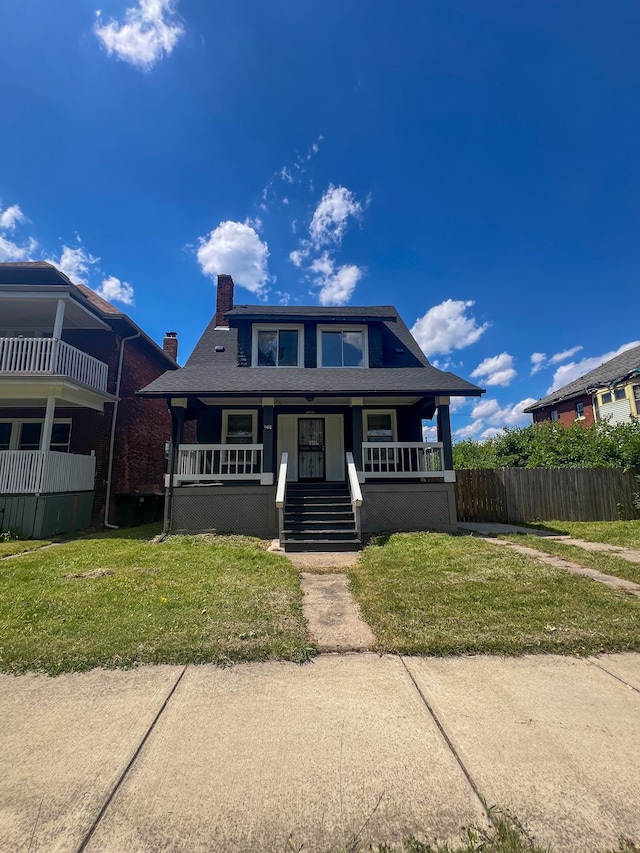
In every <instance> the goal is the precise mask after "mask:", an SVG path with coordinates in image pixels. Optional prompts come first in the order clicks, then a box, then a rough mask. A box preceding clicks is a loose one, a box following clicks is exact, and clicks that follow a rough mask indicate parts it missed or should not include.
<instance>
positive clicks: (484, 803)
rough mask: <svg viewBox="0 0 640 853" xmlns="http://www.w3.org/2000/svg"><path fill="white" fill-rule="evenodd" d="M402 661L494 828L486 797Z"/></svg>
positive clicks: (403, 661)
mask: <svg viewBox="0 0 640 853" xmlns="http://www.w3.org/2000/svg"><path fill="white" fill-rule="evenodd" d="M400 660H401V662H402V665H403V667H404V668H405V670H406V672H407V675H408V676H409V678H410V679H411V681H412V683H413V686H414V687H415V688H416V690H417V691H418V695H419V696H420V698H421V699H422V702H423V704H424V706H425V708H426V709H427V711H428V712H429V715H430V716H431V719H432V720H433V722H434V723H435V724H436V726H437V727H438V731H439V732H440V734H441V735H442V737H443V738H444V741H445V743H446V744H447V746H448V747H449V749H450V751H451V754H452V755H453V757H454V758H455V760H456V761H457V762H458V766H459V767H460V769H461V770H462V772H463V774H464V776H465V778H466V780H467V782H468V783H469V785H470V786H471V790H472V791H473V793H474V794H475V795H476V797H477V798H478V801H479V803H480V805H481V807H482V810H483V811H484V813H485V816H486V818H487V821H488V822H489V825H490V826H493V820H492V819H491V810H490V809H489V807H488V806H487V801H486V800H485V798H484V797H483V796H482V794H481V793H480V789H479V788H478V786H477V785H476V782H475V780H474V778H473V776H472V775H471V773H470V772H469V770H468V769H467V767H466V765H465V763H464V761H463V760H462V758H461V757H460V754H459V753H458V750H457V749H456V748H455V746H454V744H453V741H452V740H451V738H450V737H449V735H448V734H447V732H446V730H445V727H444V726H443V725H442V723H441V722H440V720H439V719H438V715H437V714H436V712H435V711H434V710H433V708H432V707H431V704H430V702H429V700H428V699H427V697H426V696H425V695H424V693H423V692H422V689H421V687H420V685H419V684H418V682H417V681H416V679H415V678H414V676H413V673H412V672H411V670H410V669H409V667H408V666H407V664H406V662H405V660H404V658H403V657H402V655H400Z"/></svg>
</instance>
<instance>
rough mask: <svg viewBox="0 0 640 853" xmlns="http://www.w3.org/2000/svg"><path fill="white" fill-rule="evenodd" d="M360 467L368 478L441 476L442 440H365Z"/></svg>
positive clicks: (442, 472)
mask: <svg viewBox="0 0 640 853" xmlns="http://www.w3.org/2000/svg"><path fill="white" fill-rule="evenodd" d="M362 468H363V472H364V476H365V478H368V477H376V478H377V477H414V478H415V477H444V451H443V447H442V442H439V441H438V442H436V441H434V442H422V441H415V442H406V441H391V442H385V443H381V442H377V441H375V442H374V441H364V442H363V443H362Z"/></svg>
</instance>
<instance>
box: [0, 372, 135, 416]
mask: <svg viewBox="0 0 640 853" xmlns="http://www.w3.org/2000/svg"><path fill="white" fill-rule="evenodd" d="M50 396H53V397H55V400H56V405H57V406H65V407H66V406H79V407H81V408H85V409H93V410H94V411H96V412H102V411H103V410H104V404H105V403H114V402H115V401H116V400H117V399H118V398H117V397H116V396H114V395H113V394H108V393H106V392H102V391H97V390H94V389H92V388H88V387H87V386H86V385H82V384H81V383H78V382H73V381H70V380H67V379H60V378H58V377H41V376H29V377H23V376H20V377H14V376H2V377H0V406H2V407H3V408H4V407H8V408H10V407H13V406H26V407H34V406H38V407H40V406H46V404H47V398H48V397H50Z"/></svg>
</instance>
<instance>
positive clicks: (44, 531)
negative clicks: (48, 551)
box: [0, 492, 93, 539]
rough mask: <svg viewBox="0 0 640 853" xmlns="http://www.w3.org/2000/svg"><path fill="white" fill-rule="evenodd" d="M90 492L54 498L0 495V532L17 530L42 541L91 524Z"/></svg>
mask: <svg viewBox="0 0 640 853" xmlns="http://www.w3.org/2000/svg"><path fill="white" fill-rule="evenodd" d="M92 506H93V492H74V493H71V492H70V493H65V494H56V495H38V496H36V495H0V531H5V530H17V531H19V532H20V533H22V535H23V536H29V537H31V538H32V539H46V538H48V537H49V536H57V535H58V534H60V533H70V532H71V531H73V530H85V529H86V528H88V527H90V525H91V508H92Z"/></svg>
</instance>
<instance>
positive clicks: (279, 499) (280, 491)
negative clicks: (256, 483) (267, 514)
mask: <svg viewBox="0 0 640 853" xmlns="http://www.w3.org/2000/svg"><path fill="white" fill-rule="evenodd" d="M288 466H289V454H288V453H287V452H286V451H285V452H284V453H283V454H282V456H281V457H280V469H279V470H278V485H277V486H276V508H277V510H278V531H279V533H280V545H282V546H283V547H284V505H285V503H286V500H287V468H288Z"/></svg>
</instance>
